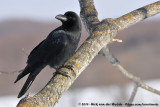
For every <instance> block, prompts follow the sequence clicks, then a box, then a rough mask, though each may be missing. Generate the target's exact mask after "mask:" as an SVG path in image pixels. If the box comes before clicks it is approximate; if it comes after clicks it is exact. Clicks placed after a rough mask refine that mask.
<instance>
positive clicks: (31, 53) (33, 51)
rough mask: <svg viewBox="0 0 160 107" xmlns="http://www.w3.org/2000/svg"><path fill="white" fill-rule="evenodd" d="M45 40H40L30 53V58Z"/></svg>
mask: <svg viewBox="0 0 160 107" xmlns="http://www.w3.org/2000/svg"><path fill="white" fill-rule="evenodd" d="M44 41H45V40H43V41H42V42H40V43H39V44H38V45H37V46H36V47H35V48H34V49H33V50H32V51H31V52H30V54H29V56H28V59H29V58H30V57H31V56H32V55H33V54H34V53H35V52H36V50H37V49H38V48H39V47H40V46H41V45H42V43H43V42H44Z"/></svg>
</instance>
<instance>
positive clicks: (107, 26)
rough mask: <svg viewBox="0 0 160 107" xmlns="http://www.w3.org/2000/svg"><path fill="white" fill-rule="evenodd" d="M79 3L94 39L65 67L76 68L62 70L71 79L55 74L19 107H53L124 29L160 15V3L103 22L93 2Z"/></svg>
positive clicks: (85, 0)
mask: <svg viewBox="0 0 160 107" xmlns="http://www.w3.org/2000/svg"><path fill="white" fill-rule="evenodd" d="M79 3H80V7H81V18H82V21H83V23H84V25H85V27H86V29H87V31H88V33H89V35H90V36H89V37H88V38H87V40H86V41H85V42H84V43H83V44H82V45H81V46H80V48H79V49H78V51H77V52H76V53H75V54H74V55H73V56H72V57H71V58H70V59H69V60H68V61H67V62H66V63H65V64H64V65H70V66H72V69H68V68H65V67H63V68H61V69H60V70H63V71H64V72H66V73H68V75H69V76H70V78H67V77H65V76H63V75H60V74H55V75H53V77H52V78H51V80H50V81H49V82H48V83H47V85H46V86H45V87H44V88H43V89H42V90H41V91H40V92H38V93H37V94H36V95H34V96H33V97H31V96H26V97H25V98H23V99H21V100H20V102H19V103H18V105H17V107H53V106H54V105H55V103H56V102H58V99H59V98H60V97H61V96H62V94H63V93H64V92H65V91H67V90H68V88H69V87H70V86H71V85H72V83H73V82H74V80H75V79H76V78H77V77H78V76H79V75H80V74H81V73H82V72H83V70H84V69H85V68H86V67H87V66H88V65H89V64H90V62H91V61H92V59H93V58H94V57H95V56H96V55H97V54H98V52H99V51H100V50H101V49H102V48H103V47H105V46H107V45H108V44H109V43H111V42H112V41H113V40H114V37H115V36H116V35H117V33H118V32H119V31H120V30H123V29H124V28H127V27H129V26H131V25H133V24H135V23H137V22H140V21H142V20H144V19H145V18H148V17H150V16H153V15H155V14H157V13H159V12H160V1H158V2H155V3H153V4H150V5H147V6H145V7H142V8H139V9H137V10H135V11H132V12H130V13H128V14H126V15H124V16H121V17H119V18H116V19H104V20H102V21H99V20H98V18H97V15H98V13H97V11H96V9H95V6H94V2H93V0H79ZM103 51H104V53H106V54H105V55H106V57H108V59H109V60H110V62H111V63H112V64H113V65H116V64H119V62H118V60H117V59H116V58H113V57H112V54H111V53H110V52H109V51H107V49H106V48H103ZM107 52H108V54H107ZM116 67H119V68H121V69H119V68H118V69H119V70H122V67H120V66H119V65H116ZM122 72H123V70H122ZM158 92H159V91H158Z"/></svg>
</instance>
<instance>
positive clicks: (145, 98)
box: [0, 79, 160, 107]
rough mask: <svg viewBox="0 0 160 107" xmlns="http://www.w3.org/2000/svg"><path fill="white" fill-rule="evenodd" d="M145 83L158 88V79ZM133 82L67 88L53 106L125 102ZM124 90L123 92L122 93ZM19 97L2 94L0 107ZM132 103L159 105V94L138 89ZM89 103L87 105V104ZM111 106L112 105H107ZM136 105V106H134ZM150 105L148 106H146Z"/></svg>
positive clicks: (159, 81) (14, 103)
mask: <svg viewBox="0 0 160 107" xmlns="http://www.w3.org/2000/svg"><path fill="white" fill-rule="evenodd" d="M145 83H146V84H147V85H149V86H151V87H153V88H155V89H157V90H160V85H159V83H160V80H158V79H157V80H150V81H145ZM133 86H134V85H133V84H130V85H128V86H127V87H124V88H120V87H118V86H115V85H113V86H106V87H88V88H83V89H82V88H81V89H76V90H69V91H67V92H66V93H64V95H63V96H62V98H61V99H60V100H59V102H58V103H57V104H56V106H55V107H64V105H65V107H81V106H82V105H83V107H94V106H93V105H92V106H91V104H95V106H96V104H106V103H108V104H112V103H115V104H119V103H122V104H125V103H127V101H128V99H129V97H130V95H131V92H132V90H133ZM123 92H125V93H123ZM19 100H20V99H17V97H16V95H15V96H4V97H0V107H15V106H16V104H17V103H18V101H19ZM133 103H134V104H142V103H144V104H149V103H151V104H158V106H153V107H159V106H160V96H159V95H156V94H153V93H151V92H148V91H146V90H144V89H142V88H139V89H138V92H137V94H136V97H135V100H134V102H133ZM87 104H89V105H87ZM100 107H107V106H100ZM108 107H112V106H108ZM136 107H138V106H136ZM148 107H150V106H148Z"/></svg>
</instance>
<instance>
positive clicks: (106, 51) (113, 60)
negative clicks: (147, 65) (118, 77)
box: [103, 46, 160, 95]
mask: <svg viewBox="0 0 160 107" xmlns="http://www.w3.org/2000/svg"><path fill="white" fill-rule="evenodd" d="M103 52H104V54H105V56H106V58H107V59H108V60H109V61H110V62H111V63H112V64H113V66H114V67H116V68H117V70H118V71H119V72H120V73H122V74H123V75H124V76H125V77H127V78H128V79H130V80H132V81H133V82H135V83H136V84H138V86H139V87H141V88H143V89H145V90H148V91H150V92H152V93H155V94H158V95H160V91H158V90H156V89H154V88H152V87H149V86H148V85H146V84H145V83H144V82H142V80H141V79H140V78H139V77H136V76H134V75H133V74H131V73H129V72H128V71H127V70H126V69H125V68H123V67H122V65H121V64H120V62H119V61H118V59H117V58H116V57H115V56H114V55H113V54H112V53H111V51H110V50H109V48H108V47H107V46H106V48H105V49H103Z"/></svg>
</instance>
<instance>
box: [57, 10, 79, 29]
mask: <svg viewBox="0 0 160 107" xmlns="http://www.w3.org/2000/svg"><path fill="white" fill-rule="evenodd" d="M55 18H56V19H58V20H60V21H61V22H62V27H64V28H65V29H67V30H75V29H76V30H81V21H80V18H79V16H78V15H77V14H76V13H75V12H72V11H68V12H66V13H65V14H64V15H62V14H60V15H57V16H56V17H55Z"/></svg>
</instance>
